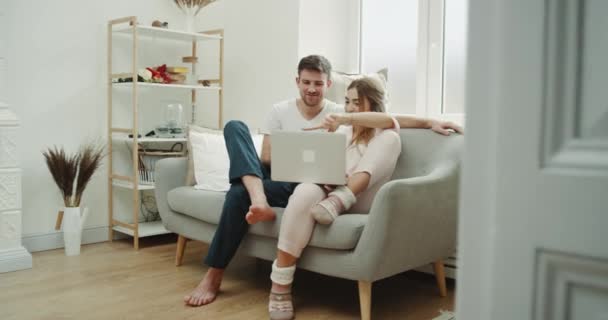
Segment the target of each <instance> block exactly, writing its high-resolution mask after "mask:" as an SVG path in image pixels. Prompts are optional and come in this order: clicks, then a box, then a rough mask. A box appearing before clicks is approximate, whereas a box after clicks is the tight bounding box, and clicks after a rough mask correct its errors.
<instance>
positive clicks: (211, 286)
mask: <svg viewBox="0 0 608 320" xmlns="http://www.w3.org/2000/svg"><path fill="white" fill-rule="evenodd" d="M223 276H224V269H218V268H209V270H208V271H207V273H206V274H205V277H204V278H203V280H201V282H200V283H199V284H198V286H196V288H194V290H193V291H192V292H191V293H190V295H187V296H185V297H184V302H185V303H186V304H188V305H191V306H193V307H198V306H202V305H206V304H209V303H211V302H213V300H215V297H216V296H217V293H218V291H219V290H220V284H222V277H223Z"/></svg>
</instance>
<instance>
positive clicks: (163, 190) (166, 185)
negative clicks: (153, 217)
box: [154, 158, 188, 220]
mask: <svg viewBox="0 0 608 320" xmlns="http://www.w3.org/2000/svg"><path fill="white" fill-rule="evenodd" d="M155 170H156V172H155V189H154V194H155V196H156V206H157V207H158V212H159V214H160V217H161V219H163V220H164V219H165V217H166V216H167V215H168V214H169V212H170V209H169V202H168V201H167V193H168V192H169V191H171V190H173V189H175V188H177V187H182V186H184V185H185V184H186V173H187V171H188V160H187V158H166V159H161V160H159V161H158V162H157V163H156V168H155Z"/></svg>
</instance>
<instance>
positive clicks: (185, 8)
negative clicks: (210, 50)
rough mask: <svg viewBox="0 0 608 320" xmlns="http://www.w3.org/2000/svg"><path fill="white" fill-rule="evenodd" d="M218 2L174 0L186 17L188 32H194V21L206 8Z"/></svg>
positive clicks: (209, 0)
mask: <svg viewBox="0 0 608 320" xmlns="http://www.w3.org/2000/svg"><path fill="white" fill-rule="evenodd" d="M215 1H217V0H173V2H175V4H176V5H177V7H178V8H179V9H180V10H181V11H182V12H183V13H184V14H185V15H186V31H188V32H194V19H195V17H196V15H197V14H198V13H199V12H200V11H201V9H203V8H204V7H206V6H208V5H210V4H212V3H214V2H215Z"/></svg>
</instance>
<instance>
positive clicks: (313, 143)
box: [270, 131, 346, 185]
mask: <svg viewBox="0 0 608 320" xmlns="http://www.w3.org/2000/svg"><path fill="white" fill-rule="evenodd" d="M345 149H346V135H344V134H340V133H329V132H319V131H275V132H273V133H272V134H271V135H270V165H271V178H272V180H274V181H286V182H307V183H318V184H333V185H344V184H346V151H345Z"/></svg>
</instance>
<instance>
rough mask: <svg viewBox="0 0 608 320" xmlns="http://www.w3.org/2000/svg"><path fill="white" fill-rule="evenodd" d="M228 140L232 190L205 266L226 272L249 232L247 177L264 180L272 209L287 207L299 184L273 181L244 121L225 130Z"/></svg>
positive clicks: (227, 197)
mask: <svg viewBox="0 0 608 320" xmlns="http://www.w3.org/2000/svg"><path fill="white" fill-rule="evenodd" d="M224 139H225V140H226V148H227V149H228V157H229V158H230V173H229V175H230V183H231V186H230V189H229V190H228V193H226V200H225V202H224V208H223V209H222V216H221V218H220V224H219V225H218V227H217V230H216V231H215V235H214V236H213V240H212V241H211V244H210V245H209V252H208V253H207V258H206V259H205V263H206V264H207V265H209V266H210V267H214V268H221V269H224V268H226V266H227V265H228V263H230V260H232V257H233V256H234V254H235V252H236V250H237V249H238V247H239V245H240V244H241V241H242V240H243V237H244V236H245V234H246V233H247V230H248V229H249V224H247V221H246V220H245V214H247V211H249V206H250V205H251V199H250V198H249V193H248V192H247V189H245V186H244V185H243V183H242V181H241V177H243V176H245V175H254V176H258V177H259V178H260V179H262V183H263V185H264V192H265V194H266V198H267V200H268V204H269V205H270V206H271V207H281V208H285V207H286V206H287V201H288V200H289V196H291V194H292V193H293V190H294V189H295V187H296V185H297V184H295V183H287V182H277V181H272V180H270V171H269V169H268V168H267V167H265V166H264V165H262V161H261V160H260V159H259V158H258V154H257V152H256V151H255V147H254V145H253V140H252V139H251V134H250V133H249V128H247V125H246V124H244V123H243V122H241V121H230V122H228V123H227V124H226V126H225V127H224Z"/></svg>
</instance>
